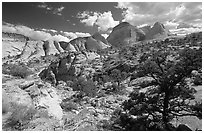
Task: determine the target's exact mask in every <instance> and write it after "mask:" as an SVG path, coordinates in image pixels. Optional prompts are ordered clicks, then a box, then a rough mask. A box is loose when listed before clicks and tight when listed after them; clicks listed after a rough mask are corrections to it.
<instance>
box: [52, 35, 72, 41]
mask: <svg viewBox="0 0 204 133" xmlns="http://www.w3.org/2000/svg"><path fill="white" fill-rule="evenodd" d="M50 40H53V41H65V42H69V41H70V39H69V38H67V37H65V36H62V35H60V34H57V35H54V36H53V37H52V38H51V39H50Z"/></svg>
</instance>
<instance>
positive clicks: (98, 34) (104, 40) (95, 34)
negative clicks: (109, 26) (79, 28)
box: [92, 32, 109, 45]
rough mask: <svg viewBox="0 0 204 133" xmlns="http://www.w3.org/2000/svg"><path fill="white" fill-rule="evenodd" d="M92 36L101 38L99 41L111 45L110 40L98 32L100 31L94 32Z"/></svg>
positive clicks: (96, 38)
mask: <svg viewBox="0 0 204 133" xmlns="http://www.w3.org/2000/svg"><path fill="white" fill-rule="evenodd" d="M92 37H93V38H94V39H95V40H99V41H101V42H103V43H104V44H107V45H109V44H108V41H107V40H106V39H105V38H104V37H103V36H102V35H101V34H100V33H98V32H96V33H94V34H93V35H92Z"/></svg>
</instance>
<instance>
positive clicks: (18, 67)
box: [2, 64, 33, 78]
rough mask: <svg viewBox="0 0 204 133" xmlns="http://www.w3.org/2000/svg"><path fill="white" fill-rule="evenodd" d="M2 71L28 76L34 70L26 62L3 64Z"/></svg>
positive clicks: (22, 76)
mask: <svg viewBox="0 0 204 133" xmlns="http://www.w3.org/2000/svg"><path fill="white" fill-rule="evenodd" d="M2 73H4V74H9V75H12V76H16V77H21V78H26V77H27V76H29V75H31V74H32V73H33V72H32V71H31V70H30V69H29V68H28V67H27V66H26V65H24V64H7V65H5V64H4V65H3V66H2Z"/></svg>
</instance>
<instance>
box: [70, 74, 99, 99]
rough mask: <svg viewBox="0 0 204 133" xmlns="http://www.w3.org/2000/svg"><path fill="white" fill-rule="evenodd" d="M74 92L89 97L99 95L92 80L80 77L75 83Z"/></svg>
mask: <svg viewBox="0 0 204 133" xmlns="http://www.w3.org/2000/svg"><path fill="white" fill-rule="evenodd" d="M73 90H74V91H80V92H82V93H84V94H85V95H87V96H90V97H94V96H96V95H97V91H98V89H97V87H96V86H95V84H94V82H93V81H92V80H91V79H88V80H87V79H86V78H83V77H79V78H78V79H76V80H75V81H74V85H73Z"/></svg>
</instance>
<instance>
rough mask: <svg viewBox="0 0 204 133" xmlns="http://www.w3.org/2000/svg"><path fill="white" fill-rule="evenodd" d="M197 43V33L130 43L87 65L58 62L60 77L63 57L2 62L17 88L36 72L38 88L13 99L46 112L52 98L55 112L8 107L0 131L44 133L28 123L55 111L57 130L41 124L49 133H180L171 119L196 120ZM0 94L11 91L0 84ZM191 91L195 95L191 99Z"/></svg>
mask: <svg viewBox="0 0 204 133" xmlns="http://www.w3.org/2000/svg"><path fill="white" fill-rule="evenodd" d="M201 38H202V36H200V33H199V34H193V35H192V36H190V35H189V36H188V37H187V38H180V39H178V38H173V39H172V38H168V39H166V40H164V41H162V40H161V41H158V40H152V41H149V42H138V43H135V44H133V45H131V46H126V47H123V48H121V49H112V50H110V51H108V52H107V53H105V54H106V55H105V58H103V59H100V58H98V59H95V60H91V61H87V60H86V61H82V62H80V61H81V60H80V56H78V54H77V55H76V56H75V57H77V58H75V59H76V60H74V61H73V62H69V61H67V60H63V63H64V65H63V69H61V71H60V72H59V70H60V69H59V68H60V67H59V66H60V62H61V59H63V58H64V57H65V56H66V57H67V56H68V55H69V54H70V53H69V52H64V53H60V54H56V55H49V56H47V57H41V58H36V59H34V58H33V59H34V60H30V61H28V65H27V64H24V63H16V64H14V63H5V64H3V73H4V74H9V75H13V76H17V77H21V78H25V79H19V78H18V79H16V78H13V77H11V78H12V79H11V80H13V79H14V80H15V79H16V80H17V81H20V82H22V83H23V82H24V81H26V80H28V79H26V77H27V76H29V75H30V74H32V71H31V69H30V68H31V67H32V68H33V69H32V70H33V71H35V72H40V71H41V74H39V75H38V76H39V77H40V78H41V79H40V78H39V77H37V76H36V75H37V74H36V75H32V77H34V78H36V79H35V80H38V81H35V82H34V83H33V85H32V86H30V88H29V87H28V88H26V89H22V88H19V89H20V92H19V94H20V93H21V91H23V92H24V91H26V92H28V95H30V94H32V95H30V96H32V97H31V98H32V100H33V101H32V102H34V104H38V103H37V102H39V101H38V100H39V99H42V100H44V99H43V98H44V96H45V98H46V96H48V97H49V98H50V99H51V100H49V101H51V104H52V105H53V103H54V102H55V101H56V100H57V99H58V95H59V97H60V98H59V99H58V101H56V106H54V107H53V108H54V109H56V108H55V107H59V108H58V109H59V110H57V109H56V110H57V111H56V112H57V113H56V114H52V109H53V108H52V107H50V108H49V107H48V108H49V109H50V110H51V111H50V110H49V109H48V108H47V106H44V103H46V102H44V101H43V102H42V103H43V105H41V104H39V106H38V105H33V106H32V107H27V106H24V105H19V104H14V103H12V104H11V107H9V111H10V110H11V115H10V116H9V118H8V119H7V121H6V123H4V125H3V129H4V130H20V131H22V130H26V129H27V128H28V129H27V130H29V129H30V130H32V129H31V128H34V126H35V125H40V126H39V127H38V128H39V129H40V128H44V126H47V125H43V124H41V123H40V124H36V121H37V122H38V121H41V120H42V121H44V122H45V123H46V124H47V122H48V121H53V120H54V119H55V118H58V117H55V116H58V111H59V113H61V112H62V116H63V120H64V121H63V123H62V125H60V126H59V125H54V126H53V125H48V126H50V127H51V128H50V130H52V128H53V127H54V128H53V130H62V129H61V127H63V130H100V131H107V130H109V131H110V130H112V131H115V130H117V131H127V130H128V131H133V130H139V131H152V130H154V131H155V130H156V131H161V130H162V131H163V130H170V131H172V130H182V129H178V127H179V126H178V125H175V124H174V123H173V122H172V120H174V119H175V118H181V117H183V116H193V117H196V120H197V118H198V119H202V102H201V101H199V100H200V98H201V93H200V92H201V91H202V90H201V89H200V88H201V86H200V85H202V76H201V75H202V56H201V55H202V42H201V43H200V41H201V40H200V39H201ZM194 46H196V48H195V47H194ZM14 62H15V61H14ZM61 63H62V62H61ZM47 65H49V66H47ZM192 71H194V72H192ZM59 73H60V74H59ZM4 76H5V79H6V81H8V80H10V76H7V75H4ZM6 76H7V77H6ZM35 76H36V77H35ZM32 77H31V78H32ZM5 79H4V80H5ZM29 79H30V78H29ZM5 84H6V82H5ZM15 84H17V83H15ZM197 85H199V86H197ZM3 87H5V89H7V88H8V89H11V87H10V86H7V85H4V86H3ZM17 87H18V86H17ZM36 88H37V89H36ZM194 88H195V89H197V88H198V89H197V90H198V93H200V94H199V96H198V95H197V94H198V93H196V90H195V89H194ZM11 90H12V89H11ZM12 91H13V90H12ZM8 92H10V91H8ZM55 92H56V93H55ZM118 92H119V93H118ZM26 94H27V93H26ZM195 94H196V95H195ZM29 98H30V97H29ZM52 100H53V101H52ZM59 101H60V102H61V103H59ZM39 103H40V102H39ZM58 105H59V106H58ZM35 107H37V108H36V109H35ZM2 109H3V110H2V111H3V113H4V112H6V113H7V112H8V107H7V104H3V107H2ZM54 111H55V110H54ZM54 111H53V112H54ZM52 115H53V116H52ZM60 117H61V115H59V118H60ZM56 121H57V122H59V121H58V120H56ZM199 122H200V121H199ZM31 123H32V124H33V125H32V124H31ZM29 124H30V125H29ZM182 124H183V123H182ZM28 125H29V126H30V127H29V126H28ZM183 125H184V124H183ZM184 126H185V125H184ZM180 127H182V126H180ZM180 127H179V128H180ZM38 128H37V129H38ZM57 128H58V129H57ZM45 129H46V128H45ZM197 129H199V128H197ZM197 129H195V130H197ZM199 130H200V129H199Z"/></svg>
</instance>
